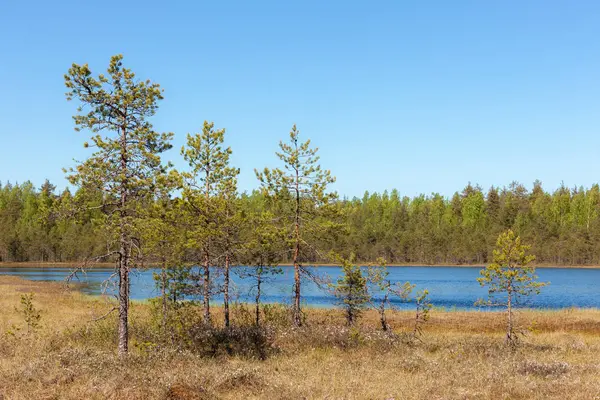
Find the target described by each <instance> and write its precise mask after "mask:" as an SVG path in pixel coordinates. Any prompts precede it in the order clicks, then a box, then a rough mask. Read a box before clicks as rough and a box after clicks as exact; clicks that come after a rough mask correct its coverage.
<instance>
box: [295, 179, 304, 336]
mask: <svg viewBox="0 0 600 400" xmlns="http://www.w3.org/2000/svg"><path fill="white" fill-rule="evenodd" d="M298 185H299V176H298V169H296V210H295V226H294V228H295V229H294V231H295V232H294V233H295V237H296V247H295V249H294V310H293V312H294V325H296V326H301V325H302V315H301V310H300V263H299V258H300V189H299V187H298Z"/></svg>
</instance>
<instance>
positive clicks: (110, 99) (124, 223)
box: [65, 55, 172, 355]
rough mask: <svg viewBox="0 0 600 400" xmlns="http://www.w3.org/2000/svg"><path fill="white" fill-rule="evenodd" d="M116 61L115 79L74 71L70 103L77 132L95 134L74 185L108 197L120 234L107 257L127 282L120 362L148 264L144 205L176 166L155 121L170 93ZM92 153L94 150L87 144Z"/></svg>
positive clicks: (112, 226)
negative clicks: (132, 303)
mask: <svg viewBox="0 0 600 400" xmlns="http://www.w3.org/2000/svg"><path fill="white" fill-rule="evenodd" d="M122 59H123V57H122V56H121V55H117V56H113V57H112V58H111V60H110V64H109V67H108V71H107V72H108V74H107V75H104V74H99V75H98V76H97V77H93V76H92V71H91V70H90V68H89V67H88V65H87V64H84V65H78V64H73V65H72V67H71V68H70V69H69V71H68V73H67V74H66V75H65V84H66V86H67V88H68V92H67V93H66V96H67V99H68V100H73V99H75V100H78V101H79V103H80V106H79V108H78V112H77V114H76V115H75V116H74V117H73V118H74V121H75V130H76V131H80V130H88V131H89V132H91V133H92V136H91V142H92V144H91V146H92V147H93V148H94V149H95V151H94V153H93V154H92V155H91V156H90V157H89V158H88V159H87V160H85V161H83V162H81V163H79V164H78V165H77V167H76V168H75V169H71V170H70V172H71V173H70V175H69V181H70V182H71V184H73V185H75V186H78V187H80V188H83V189H84V190H85V191H86V192H88V193H94V192H97V191H99V192H101V193H102V204H101V209H102V211H103V220H102V224H103V226H104V227H105V228H106V229H107V231H109V232H111V233H112V237H111V240H110V242H109V243H108V244H107V247H108V249H109V251H108V253H107V254H104V255H103V256H102V257H99V258H97V259H101V258H104V259H106V258H109V257H116V258H117V266H118V267H117V269H118V271H117V272H118V277H119V293H118V298H119V307H118V310H119V341H118V342H119V343H118V349H119V354H120V355H125V354H126V353H127V352H128V340H129V334H128V322H127V320H128V312H129V272H130V270H131V268H133V267H135V266H136V265H139V264H140V262H141V260H142V251H141V243H140V241H139V237H138V234H139V224H140V222H141V221H143V220H144V218H146V216H145V213H144V210H143V208H142V209H140V207H139V204H140V203H143V202H145V201H147V200H148V199H150V198H152V197H153V196H154V194H155V192H156V191H157V190H158V189H160V184H161V183H160V179H159V178H160V176H161V175H163V174H164V173H165V171H166V169H167V167H168V166H165V165H163V163H162V162H161V159H160V154H161V153H162V152H164V151H166V150H168V149H169V148H170V147H171V144H170V141H171V138H172V134H171V133H158V132H156V131H154V129H153V127H152V124H151V123H150V122H149V121H148V118H149V117H152V116H153V115H154V114H155V113H156V111H157V108H158V101H159V100H161V99H162V98H163V97H162V90H161V89H160V86H159V85H158V84H156V83H151V82H150V81H149V80H147V81H140V80H138V79H136V77H135V74H134V73H133V72H132V71H131V70H130V69H127V68H124V67H123V65H122ZM84 145H85V147H88V142H86V143H85V144H84Z"/></svg>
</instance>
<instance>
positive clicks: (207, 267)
mask: <svg viewBox="0 0 600 400" xmlns="http://www.w3.org/2000/svg"><path fill="white" fill-rule="evenodd" d="M203 286H204V293H203V295H204V323H205V324H210V263H209V255H208V250H207V251H206V252H205V254H204V282H203Z"/></svg>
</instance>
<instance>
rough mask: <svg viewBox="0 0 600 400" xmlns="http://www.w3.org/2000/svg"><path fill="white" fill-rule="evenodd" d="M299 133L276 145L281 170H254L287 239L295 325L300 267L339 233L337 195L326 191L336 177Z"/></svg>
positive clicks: (302, 272)
mask: <svg viewBox="0 0 600 400" xmlns="http://www.w3.org/2000/svg"><path fill="white" fill-rule="evenodd" d="M299 134H300V132H299V131H298V130H297V129H296V125H294V126H293V127H292V130H291V131H290V140H289V142H288V143H284V142H283V141H280V142H279V148H280V150H281V151H280V152H277V153H276V155H277V157H278V158H279V159H280V161H281V162H282V164H283V169H280V168H275V169H269V168H265V169H264V170H263V171H262V172H259V171H257V170H255V172H256V176H257V178H258V180H259V181H260V183H261V188H262V191H263V195H265V196H267V198H269V199H270V201H271V202H272V203H275V204H276V207H277V211H278V213H277V218H278V219H279V224H280V226H282V227H283V228H284V229H285V233H286V236H287V237H288V238H289V240H288V244H287V247H288V249H289V254H290V258H291V260H292V262H293V264H294V305H293V319H294V323H295V324H296V325H301V324H302V315H301V311H300V303H301V299H300V298H301V280H302V277H303V276H305V275H307V274H306V270H304V269H303V268H302V265H303V264H304V263H306V262H309V263H310V261H311V260H314V259H316V258H317V257H318V255H319V247H318V244H320V243H322V242H323V241H327V240H329V238H332V237H335V236H336V234H337V233H338V231H339V224H336V213H337V211H338V207H337V205H336V204H335V203H334V200H335V199H336V198H337V195H336V194H335V193H333V192H328V191H327V188H328V185H330V184H331V183H333V182H335V178H334V177H332V176H331V172H330V171H329V170H324V169H322V168H321V165H320V164H319V163H318V162H319V156H317V152H318V148H311V146H310V140H307V141H306V142H300V139H299Z"/></svg>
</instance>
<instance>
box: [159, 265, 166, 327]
mask: <svg viewBox="0 0 600 400" xmlns="http://www.w3.org/2000/svg"><path fill="white" fill-rule="evenodd" d="M160 274H161V287H160V291H161V296H162V329H163V332H165V330H166V329H167V261H166V260H165V258H164V257H163V259H162V268H161V272H160Z"/></svg>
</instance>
